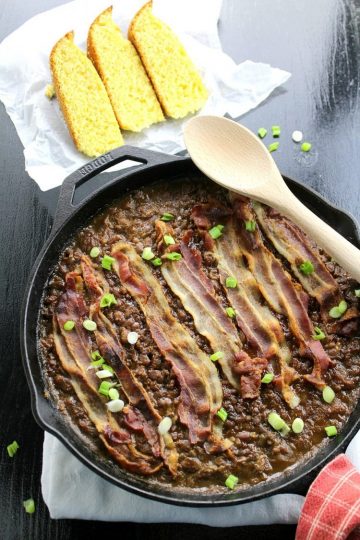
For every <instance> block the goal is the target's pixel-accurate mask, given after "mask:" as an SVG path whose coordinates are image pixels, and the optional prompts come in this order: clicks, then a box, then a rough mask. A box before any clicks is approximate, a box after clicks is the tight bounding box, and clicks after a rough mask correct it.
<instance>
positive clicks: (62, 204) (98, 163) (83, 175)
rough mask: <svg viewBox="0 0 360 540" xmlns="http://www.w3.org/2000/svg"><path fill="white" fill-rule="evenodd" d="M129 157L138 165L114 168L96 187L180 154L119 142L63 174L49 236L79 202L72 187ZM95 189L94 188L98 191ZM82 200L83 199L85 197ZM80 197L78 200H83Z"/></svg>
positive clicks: (103, 186)
mask: <svg viewBox="0 0 360 540" xmlns="http://www.w3.org/2000/svg"><path fill="white" fill-rule="evenodd" d="M127 159H129V160H131V161H136V162H138V164H139V166H133V167H131V168H130V169H129V168H126V169H124V170H120V171H117V176H116V178H108V179H107V181H106V179H105V181H104V183H103V184H102V186H101V188H100V190H101V191H102V190H103V189H104V188H105V187H107V186H109V185H110V184H111V183H112V182H116V181H117V180H118V179H119V177H121V176H122V175H125V174H129V170H130V172H132V169H134V171H138V170H139V168H141V169H143V168H148V167H153V166H155V165H160V164H162V163H168V162H171V161H176V160H182V159H183V158H181V157H180V156H174V155H169V154H163V153H161V152H154V151H152V150H146V149H143V148H137V147H135V146H128V145H126V146H121V147H119V148H115V149H114V150H111V151H110V152H107V153H106V154H103V155H102V156H99V157H97V158H96V159H94V160H92V161H89V163H86V164H85V165H83V166H82V167H80V168H79V169H77V170H76V171H74V172H73V173H71V174H70V175H69V176H67V177H66V178H65V180H64V182H63V184H62V186H61V189H60V195H59V200H58V204H57V207H56V213H55V217H54V222H53V226H52V230H51V236H52V235H53V234H54V233H55V232H56V231H57V230H58V229H59V227H60V226H61V225H62V224H63V223H64V221H66V220H67V218H68V217H69V216H71V214H72V213H73V212H74V211H75V210H76V208H77V207H78V206H79V205H75V204H73V198H74V193H75V189H76V188H77V187H79V186H81V185H82V184H84V183H85V182H87V181H88V180H90V178H93V177H94V176H97V175H98V174H99V173H101V172H103V171H106V169H108V168H109V167H112V166H113V165H116V164H117V163H121V162H122V161H125V160H127ZM100 190H97V191H100ZM85 200H86V199H85ZM85 200H84V201H82V202H81V204H82V203H83V202H85Z"/></svg>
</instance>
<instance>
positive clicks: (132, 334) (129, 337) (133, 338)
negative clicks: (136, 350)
mask: <svg viewBox="0 0 360 540" xmlns="http://www.w3.org/2000/svg"><path fill="white" fill-rule="evenodd" d="M138 339H139V334H138V333H137V332H129V333H128V335H127V340H128V343H130V345H135V343H136V342H137V340H138Z"/></svg>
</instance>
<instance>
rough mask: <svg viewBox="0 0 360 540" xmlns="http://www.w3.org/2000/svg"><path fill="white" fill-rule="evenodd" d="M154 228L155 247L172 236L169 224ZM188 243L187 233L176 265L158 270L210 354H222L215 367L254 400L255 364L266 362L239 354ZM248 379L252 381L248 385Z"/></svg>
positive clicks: (256, 386) (236, 339) (198, 255)
mask: <svg viewBox="0 0 360 540" xmlns="http://www.w3.org/2000/svg"><path fill="white" fill-rule="evenodd" d="M155 226H156V230H157V233H158V243H159V244H160V243H161V239H162V238H163V236H164V234H170V235H173V231H172V229H171V226H170V225H169V224H165V223H164V222H162V221H158V222H156V224H155ZM191 240H192V232H191V231H187V232H186V233H185V235H184V236H183V238H182V240H181V242H180V244H179V245H178V247H177V248H176V249H177V250H178V251H180V252H181V254H182V257H183V258H182V259H181V260H180V261H177V263H176V264H169V263H168V262H165V261H164V264H163V265H162V267H161V270H162V274H163V276H164V278H165V281H166V282H167V284H168V285H169V287H170V288H171V290H172V291H173V293H174V294H176V296H178V298H179V299H180V300H181V302H182V304H183V306H184V308H185V309H186V311H188V312H189V313H190V314H191V315H192V317H193V319H194V324H195V326H196V329H197V330H198V332H199V333H200V334H201V335H203V336H204V337H206V338H207V340H208V341H209V343H210V346H211V348H212V349H213V351H214V352H216V351H220V352H222V353H223V354H224V356H223V357H222V358H220V359H219V364H220V365H221V367H222V370H223V372H224V374H225V376H226V378H227V379H228V381H229V382H230V384H231V385H232V386H233V387H234V388H237V389H238V390H239V389H240V388H241V395H242V397H243V398H250V399H254V398H255V397H257V396H258V395H259V393H260V385H261V371H260V372H259V365H260V364H261V365H262V369H265V368H266V366H267V360H266V359H261V361H260V362H259V360H260V359H257V358H256V359H252V358H250V357H249V356H248V355H247V354H246V353H245V352H244V351H241V349H242V343H241V341H240V337H239V334H238V332H237V329H236V327H235V325H234V324H233V322H232V320H231V319H230V318H229V317H228V316H227V315H226V313H225V310H224V308H223V307H222V306H221V305H220V303H219V299H218V298H217V297H216V293H215V289H214V286H213V284H212V282H211V280H210V279H209V278H208V277H207V276H206V274H205V272H204V271H203V269H202V257H201V253H200V252H199V250H197V249H195V248H194V247H190V245H189V244H190V242H191ZM170 248H171V246H170ZM167 249H169V248H167ZM244 357H246V358H247V368H248V369H247V375H246V377H245V375H244V373H243V372H241V370H239V366H238V364H239V362H242V361H243V360H244ZM239 375H241V379H240V376H239ZM250 379H252V381H251V384H250V382H249V381H250ZM240 381H241V382H240Z"/></svg>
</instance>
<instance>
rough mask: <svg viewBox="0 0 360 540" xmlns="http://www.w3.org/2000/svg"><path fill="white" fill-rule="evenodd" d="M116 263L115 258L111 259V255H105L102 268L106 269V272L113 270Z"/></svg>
mask: <svg viewBox="0 0 360 540" xmlns="http://www.w3.org/2000/svg"><path fill="white" fill-rule="evenodd" d="M114 262H115V259H114V257H109V255H105V256H104V257H103V258H102V259H101V266H102V267H103V268H105V270H111V268H112V264H113V263H114Z"/></svg>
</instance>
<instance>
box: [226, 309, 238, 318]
mask: <svg viewBox="0 0 360 540" xmlns="http://www.w3.org/2000/svg"><path fill="white" fill-rule="evenodd" d="M225 311H226V315H227V316H228V317H230V318H231V319H232V318H233V317H235V315H236V311H235V309H234V308H232V307H227V308H226V309H225Z"/></svg>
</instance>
